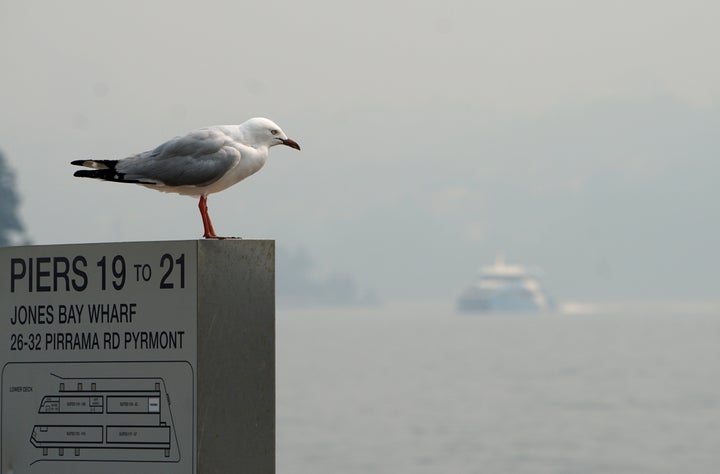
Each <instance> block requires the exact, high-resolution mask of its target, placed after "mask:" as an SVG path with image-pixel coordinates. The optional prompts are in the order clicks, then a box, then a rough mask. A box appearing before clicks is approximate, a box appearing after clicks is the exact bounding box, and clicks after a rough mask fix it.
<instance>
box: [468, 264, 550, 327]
mask: <svg viewBox="0 0 720 474" xmlns="http://www.w3.org/2000/svg"><path fill="white" fill-rule="evenodd" d="M457 308H458V311H461V312H465V313H476V312H496V311H497V312H526V311H550V310H553V309H554V308H555V303H554V301H553V300H552V298H551V297H550V296H549V295H548V294H547V293H546V291H545V289H544V288H543V286H542V283H541V281H540V278H539V276H538V275H537V274H534V273H532V272H530V271H529V270H528V269H527V268H525V267H524V266H522V265H515V264H513V265H508V264H507V263H505V259H504V257H503V256H502V255H500V256H498V257H497V258H496V259H495V264H493V265H488V266H484V267H482V268H481V269H480V271H479V272H478V276H477V278H476V279H475V281H474V282H473V283H472V284H471V285H470V286H469V287H467V288H466V289H465V290H464V291H463V292H462V294H461V295H460V297H459V298H458V302H457Z"/></svg>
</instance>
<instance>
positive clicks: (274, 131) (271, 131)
mask: <svg viewBox="0 0 720 474" xmlns="http://www.w3.org/2000/svg"><path fill="white" fill-rule="evenodd" d="M270 133H272V134H273V135H277V134H278V133H280V132H279V131H278V130H275V129H273V130H270Z"/></svg>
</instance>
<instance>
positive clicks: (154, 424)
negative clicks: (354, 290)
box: [0, 240, 275, 474]
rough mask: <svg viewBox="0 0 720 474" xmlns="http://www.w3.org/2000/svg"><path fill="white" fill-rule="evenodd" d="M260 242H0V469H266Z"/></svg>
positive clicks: (265, 279) (269, 438)
mask: <svg viewBox="0 0 720 474" xmlns="http://www.w3.org/2000/svg"><path fill="white" fill-rule="evenodd" d="M274 315H275V306H274V243H273V242H272V241H244V240H224V241H175V242H137V243H108V244H85V245H56V246H34V247H9V248H1V249H0V328H1V329H2V331H1V332H0V358H1V360H0V362H1V364H0V367H1V368H2V373H1V376H0V390H1V391H0V473H1V474H6V473H7V474H10V473H37V474H45V473H47V474H60V473H73V474H84V473H87V474H90V473H92V474H95V473H98V472H103V473H110V474H112V473H127V472H133V473H136V474H141V473H148V474H151V473H152V474H156V473H173V474H175V473H187V474H194V473H199V474H209V473H228V472H252V473H270V474H272V473H274V472H275V372H274V366H275V360H274V354H275V346H274V343H275V340H274V332H275V326H274Z"/></svg>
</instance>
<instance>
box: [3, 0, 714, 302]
mask: <svg viewBox="0 0 720 474" xmlns="http://www.w3.org/2000/svg"><path fill="white" fill-rule="evenodd" d="M719 21H720V3H717V2H713V1H692V0H690V1H683V2H678V1H658V0H653V1H650V0H648V1H633V0H624V1H609V0H604V1H581V0H573V1H570V0H568V1H558V0H546V1H531V0H527V1H479V0H473V1H459V0H446V1H443V2H423V1H413V2H392V1H387V0H384V1H375V0H366V1H364V2H352V3H345V2H333V1H305V2H290V1H278V2H267V1H262V2H260V1H243V2H238V1H228V2H219V1H205V2H181V1H153V2H147V1H142V2H141V1H122V2H99V1H73V0H67V1H63V2H38V1H31V0H24V1H22V2H20V1H10V0H0V65H2V66H1V67H2V68H1V69H0V149H2V150H3V151H4V153H5V155H6V156H7V158H8V160H9V162H10V164H11V165H12V166H13V167H14V168H15V170H16V172H17V174H18V185H19V191H20V193H21V195H22V198H23V205H22V209H21V211H22V214H23V218H24V220H25V222H26V225H27V228H28V230H29V233H30V235H31V236H32V237H33V239H34V240H35V242H36V243H40V244H46V243H68V242H93V241H112V240H158V239H192V238H197V237H199V236H200V235H201V232H202V226H201V221H200V217H199V215H198V211H197V206H196V203H195V202H194V201H193V200H191V199H189V198H185V197H180V196H175V195H165V194H161V193H156V192H152V191H150V190H146V189H142V188H138V187H132V186H122V185H113V184H110V183H96V182H92V181H90V180H82V181H81V180H78V179H74V178H73V177H72V171H73V170H72V167H71V166H70V165H69V161H70V160H73V159H78V158H120V157H123V156H126V155H129V154H133V153H136V152H139V151H143V150H146V149H149V148H152V147H154V146H155V145H157V144H159V143H160V142H162V141H165V140H167V139H169V138H171V137H173V136H175V135H179V134H182V133H185V132H187V131H189V130H192V129H194V128H198V127H202V126H206V125H216V124H225V123H239V122H242V121H244V120H245V119H247V118H249V117H252V116H267V117H269V118H272V119H273V120H275V121H276V122H278V123H279V124H280V125H281V126H282V127H283V129H284V130H285V132H286V133H287V134H288V136H290V137H291V138H294V139H296V140H297V141H298V142H299V143H300V144H301V145H302V147H303V150H302V152H300V153H297V152H295V151H294V150H291V149H287V148H285V149H278V148H274V149H273V150H272V152H271V157H270V160H269V161H268V163H267V165H266V167H265V168H264V169H263V170H262V171H261V172H260V173H259V174H257V175H255V176H253V177H251V178H250V179H248V180H247V181H245V182H243V183H241V184H240V185H238V186H236V187H234V188H231V189H230V190H227V191H225V192H223V193H221V194H218V195H213V196H211V197H210V199H209V206H210V213H211V215H212V217H213V221H214V223H215V227H216V229H217V230H218V232H219V233H220V234H230V235H242V236H244V237H255V238H274V239H276V240H277V241H278V244H279V245H280V246H282V247H284V248H287V249H290V250H291V251H292V250H293V249H304V250H306V251H307V252H308V253H309V254H310V255H311V256H312V257H313V258H314V259H315V260H316V267H317V268H318V270H319V271H320V272H334V271H339V272H343V273H347V274H350V275H352V276H353V277H354V278H355V280H356V281H357V282H358V284H359V285H360V286H362V287H367V288H374V289H376V290H377V293H378V295H379V296H380V297H381V298H387V299H393V298H436V299H437V298H454V297H455V296H456V294H457V293H458V292H459V291H460V290H461V289H462V286H464V285H465V284H466V283H467V281H468V279H469V278H470V277H471V276H472V275H473V272H474V270H475V269H476V267H478V266H479V265H481V264H483V263H487V261H489V260H491V259H492V258H493V257H494V255H495V253H496V252H498V251H504V252H505V253H506V254H507V256H508V258H509V259H510V260H514V261H521V262H523V263H527V264H531V265H538V266H541V267H543V268H544V270H545V272H546V274H547V278H548V282H549V283H550V284H551V287H552V289H553V290H554V292H555V293H556V294H557V296H558V297H559V298H560V299H562V298H641V299H645V298H672V299H684V298H704V299H711V298H715V297H717V286H718V285H717V284H718V282H720V278H718V276H717V269H718V267H720V256H719V255H720V252H718V250H717V242H718V241H720V223H719V222H718V221H719V220H718V217H719V216H720V212H719V211H720V204H719V203H720V191H718V185H717V183H718V182H719V181H720V167H719V166H718V164H717V159H718V156H719V153H720V143H719V142H718V139H717V136H718V133H717V132H718V126H720V107H719V106H718V105H719V104H720V62H718V61H717V56H718V45H720V29H718V28H717V25H718V22H719Z"/></svg>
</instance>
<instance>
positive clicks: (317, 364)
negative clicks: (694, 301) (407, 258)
mask: <svg viewBox="0 0 720 474" xmlns="http://www.w3.org/2000/svg"><path fill="white" fill-rule="evenodd" d="M579 309H583V308H576V310H579ZM585 310H590V311H589V312H577V313H575V314H571V315H569V314H564V315H545V316H510V317H508V316H477V317H467V316H458V315H456V314H454V312H453V310H452V308H450V307H443V306H439V305H434V306H432V305H430V306H422V305H417V306H411V305H403V306H400V305H396V306H392V305H390V306H385V307H381V308H375V309H362V310H321V311H297V310H293V311H289V310H280V311H278V329H277V346H278V349H277V359H278V361H277V367H278V373H277V389H278V401H277V433H278V434H277V454H278V473H280V474H291V473H292V474H304V473H308V474H310V473H312V474H322V473H327V474H338V473H393V474H402V473H408V474H409V473H413V474H414V473H434V474H435V473H483V474H485V473H501V474H505V473H533V474H535V473H583V474H587V473H632V474H638V473H653V474H656V473H672V474H677V473H713V474H714V473H717V472H720V305H694V306H693V305H691V306H687V305H676V306H673V307H667V306H656V307H652V306H643V305H639V306H628V307H623V306H616V307H610V306H606V307H602V308H596V309H595V310H594V312H593V311H592V310H591V308H585Z"/></svg>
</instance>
